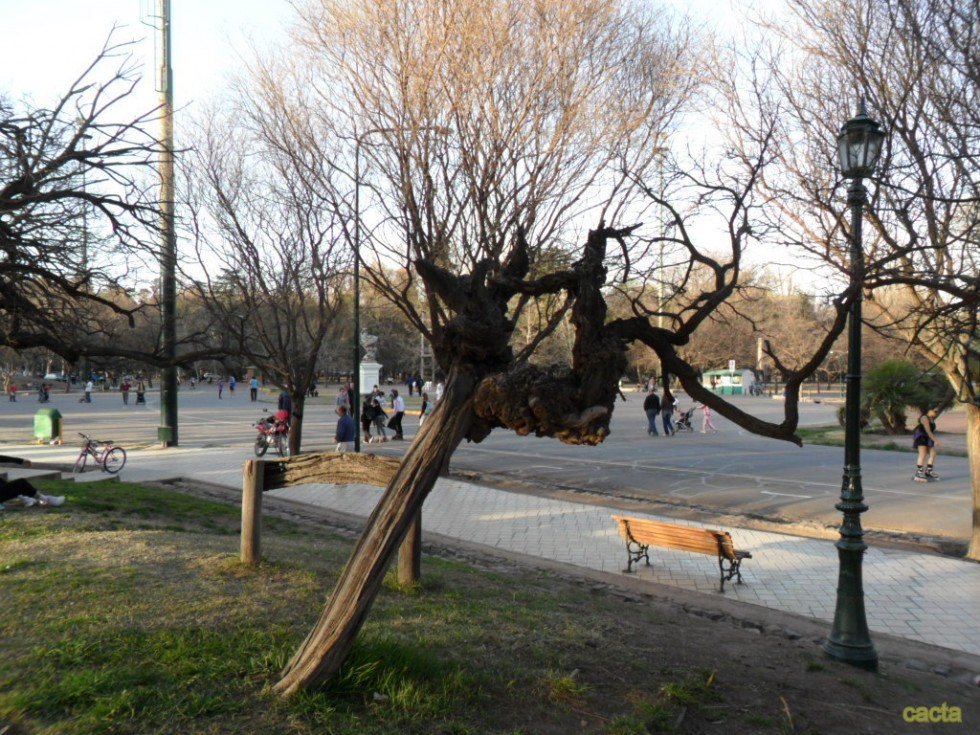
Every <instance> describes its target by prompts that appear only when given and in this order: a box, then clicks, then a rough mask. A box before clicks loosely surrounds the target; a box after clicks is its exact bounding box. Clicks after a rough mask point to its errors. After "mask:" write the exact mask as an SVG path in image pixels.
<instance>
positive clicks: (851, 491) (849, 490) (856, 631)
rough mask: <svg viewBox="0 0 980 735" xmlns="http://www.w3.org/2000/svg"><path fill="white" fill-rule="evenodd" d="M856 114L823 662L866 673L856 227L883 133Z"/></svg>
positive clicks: (870, 658) (847, 171) (847, 167)
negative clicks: (832, 570)
mask: <svg viewBox="0 0 980 735" xmlns="http://www.w3.org/2000/svg"><path fill="white" fill-rule="evenodd" d="M859 107H860V109H859V111H858V114H857V115H856V116H855V117H853V118H851V119H850V120H848V121H847V122H846V123H844V127H843V128H841V132H840V135H838V136H837V152H838V155H839V157H840V167H841V174H842V175H843V176H844V178H847V179H851V186H850V187H849V188H848V190H847V205H848V207H850V208H851V258H850V259H851V286H852V288H854V289H855V293H854V300H853V301H852V302H851V309H850V313H849V314H848V339H847V342H848V353H847V379H846V381H847V392H846V396H845V399H844V400H845V403H844V406H845V414H844V415H845V424H844V482H843V485H842V486H841V493H840V502H839V503H838V504H837V505H836V506H835V507H836V508H837V510H839V511H841V512H842V513H843V514H844V520H843V523H842V524H841V527H840V539H839V540H838V541H837V544H836V545H837V554H838V559H839V564H840V572H839V576H838V580H837V608H836V611H835V612H834V626H833V628H832V629H831V631H830V635H829V636H828V637H827V640H826V642H825V643H824V647H823V649H824V652H825V653H826V654H827V656H828V657H830V658H832V659H836V660H838V661H843V662H845V663H849V664H852V665H854V666H859V667H860V668H863V669H868V670H870V671H877V669H878V653H877V652H876V651H875V648H874V644H872V642H871V635H870V633H869V632H868V621H867V618H866V617H865V612H864V588H863V584H862V580H861V562H862V560H863V557H864V551H865V549H867V548H868V547H867V545H866V544H865V543H864V531H863V530H862V528H861V513H863V512H864V511H866V510H867V509H868V506H867V505H865V504H864V492H863V490H862V487H861V436H860V432H861V415H860V413H861V409H860V401H861V283H862V282H863V280H864V252H863V250H862V238H861V223H862V218H863V210H864V207H865V205H867V203H868V195H867V190H866V189H865V188H864V184H863V183H862V181H861V180H862V179H863V178H864V177H866V176H870V175H871V174H872V173H873V171H874V168H875V164H876V163H877V161H878V154H879V153H880V152H881V144H882V142H883V141H884V139H885V134H884V133H883V132H882V131H881V130H880V129H879V127H880V126H879V125H878V123H876V122H875V121H874V120H872V119H871V118H870V117H868V113H867V112H866V111H865V109H864V102H863V101H861V102H860V103H859Z"/></svg>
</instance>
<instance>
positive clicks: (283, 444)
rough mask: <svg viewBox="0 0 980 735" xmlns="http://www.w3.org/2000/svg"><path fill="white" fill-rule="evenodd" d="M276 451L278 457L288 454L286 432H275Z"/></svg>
mask: <svg viewBox="0 0 980 735" xmlns="http://www.w3.org/2000/svg"><path fill="white" fill-rule="evenodd" d="M276 452H277V453H278V454H279V456H280V457H288V456H289V436H288V435H286V434H276Z"/></svg>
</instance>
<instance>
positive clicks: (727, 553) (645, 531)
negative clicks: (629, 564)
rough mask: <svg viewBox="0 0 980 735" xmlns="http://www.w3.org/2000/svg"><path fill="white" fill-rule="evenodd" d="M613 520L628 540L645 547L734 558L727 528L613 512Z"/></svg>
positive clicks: (732, 545) (733, 547) (733, 550)
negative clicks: (717, 528)
mask: <svg viewBox="0 0 980 735" xmlns="http://www.w3.org/2000/svg"><path fill="white" fill-rule="evenodd" d="M613 519H614V520H615V521H616V523H617V525H618V526H619V533H620V535H621V536H622V537H623V538H624V539H626V540H627V541H629V540H633V541H636V542H637V543H640V544H646V545H648V546H664V547H667V548H671V549H680V550H681V551H692V552H695V553H699V554H711V555H715V556H722V557H724V558H726V559H732V560H734V559H735V546H734V544H733V543H732V537H731V535H730V534H729V533H728V532H727V531H712V530H711V529H708V528H695V527H693V526H680V525H678V524H676V523H664V522H662V521H651V520H648V519H645V518H627V517H625V516H616V515H614V516H613Z"/></svg>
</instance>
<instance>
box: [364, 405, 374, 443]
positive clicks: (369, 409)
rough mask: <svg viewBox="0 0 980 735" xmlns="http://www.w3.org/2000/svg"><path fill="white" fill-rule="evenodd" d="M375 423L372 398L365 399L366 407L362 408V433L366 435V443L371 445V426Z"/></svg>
mask: <svg viewBox="0 0 980 735" xmlns="http://www.w3.org/2000/svg"><path fill="white" fill-rule="evenodd" d="M373 423H374V403H373V402H372V401H371V396H366V397H365V398H364V405H362V406H361V431H362V432H363V434H364V443H365V444H370V443H371V425H372V424H373Z"/></svg>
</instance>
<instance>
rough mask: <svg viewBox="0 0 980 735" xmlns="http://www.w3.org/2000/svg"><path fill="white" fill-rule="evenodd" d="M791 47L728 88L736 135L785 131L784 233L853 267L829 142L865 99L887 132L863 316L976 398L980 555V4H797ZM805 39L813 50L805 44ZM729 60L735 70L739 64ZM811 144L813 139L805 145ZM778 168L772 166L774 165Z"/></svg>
mask: <svg viewBox="0 0 980 735" xmlns="http://www.w3.org/2000/svg"><path fill="white" fill-rule="evenodd" d="M790 7H791V8H792V10H793V12H794V15H795V18H796V22H795V24H793V25H787V24H786V22H785V19H783V20H782V21H781V22H780V23H779V24H778V26H772V27H769V28H767V30H769V31H773V30H777V29H778V30H779V31H780V34H781V38H782V40H783V46H782V48H781V49H780V50H779V51H778V52H772V51H771V49H770V52H769V53H767V54H766V55H765V56H764V57H763V58H764V60H763V61H762V62H761V63H756V64H755V65H753V68H755V69H759V70H762V69H764V70H766V74H765V75H762V76H759V77H756V79H755V83H754V84H747V85H745V86H742V87H739V86H738V85H736V84H734V83H733V84H731V85H730V90H731V93H730V95H729V99H730V100H732V105H731V112H732V114H731V120H732V121H733V125H732V129H735V130H738V131H739V132H740V133H741V139H742V143H743V148H744V149H753V148H754V147H756V146H757V145H758V133H757V130H758V127H757V125H756V119H757V118H756V117H754V116H753V115H746V114H745V112H746V110H748V109H750V108H751V109H754V110H755V111H756V113H757V114H758V115H759V116H761V117H763V118H765V119H768V120H771V121H772V122H773V125H775V126H778V129H779V131H780V136H779V138H780V145H779V147H778V151H779V158H780V163H779V166H778V168H779V170H780V171H781V172H782V174H781V175H778V176H777V175H776V174H775V173H774V174H773V175H772V176H770V177H768V178H767V179H766V183H767V186H768V190H769V191H770V193H771V195H772V201H773V202H774V203H778V205H779V207H778V217H779V221H778V225H777V227H778V229H779V230H780V231H781V232H782V233H783V234H782V237H783V238H784V239H785V240H786V241H787V242H791V243H793V244H794V245H795V247H796V252H800V251H801V250H806V251H808V252H809V253H810V254H811V255H812V256H813V258H814V259H815V260H816V261H819V262H821V263H823V264H824V265H825V266H829V267H830V269H831V270H832V271H837V272H838V273H839V274H844V273H846V267H847V266H846V262H847V259H846V242H847V240H846V239H845V238H843V237H841V232H842V230H844V228H846V217H843V212H844V208H845V206H846V196H845V192H844V191H843V188H842V187H838V184H839V181H837V180H836V179H835V178H834V172H835V170H836V162H835V161H834V160H833V158H832V154H833V147H832V146H831V145H830V143H831V142H832V141H833V140H834V138H835V136H836V134H837V127H838V126H839V125H840V124H841V123H842V122H843V121H844V120H846V119H847V118H848V117H850V116H851V115H852V114H853V113H854V109H855V105H856V101H857V97H858V96H860V97H861V98H863V99H864V100H865V102H866V104H867V107H868V110H869V111H870V114H871V115H872V116H873V117H874V118H875V119H877V121H878V122H879V123H881V124H882V126H883V128H884V129H885V130H886V131H887V133H888V136H889V137H888V139H887V142H886V149H885V152H884V154H883V156H882V161H881V163H880V164H879V170H878V174H877V178H878V180H877V181H876V182H875V185H874V186H873V187H872V189H873V201H872V203H871V206H870V207H869V214H870V216H871V222H872V228H871V229H872V232H873V234H874V237H866V240H867V243H866V247H867V270H866V278H865V282H864V287H865V288H866V289H868V290H869V292H871V291H873V292H875V293H874V298H873V299H871V300H870V301H869V307H868V308H867V309H866V311H865V315H866V320H867V321H868V323H870V324H871V325H872V326H874V327H875V328H877V329H879V330H882V331H887V332H889V333H891V334H896V333H897V334H899V335H901V337H902V339H903V340H904V341H905V342H906V344H907V345H909V346H910V347H911V349H913V350H914V351H916V352H918V353H919V354H920V355H922V356H923V357H924V358H925V359H926V360H928V361H929V363H931V364H932V365H935V366H936V367H937V368H939V369H940V370H942V372H943V373H944V375H945V376H946V378H947V380H948V381H949V384H950V386H951V389H952V393H953V394H954V395H955V396H956V397H957V399H958V400H959V401H960V402H961V403H962V404H963V405H964V407H965V411H966V415H967V437H968V442H967V444H968V449H969V456H970V472H971V478H972V485H973V499H974V503H973V518H974V523H973V537H972V541H971V543H970V548H969V552H968V554H969V556H970V557H971V558H974V559H977V558H980V395H978V394H977V382H976V375H977V369H978V363H977V344H976V332H975V329H974V326H975V319H976V313H977V309H978V307H980V283H978V280H977V266H978V262H980V117H978V115H980V113H978V107H977V104H976V100H977V97H978V91H980V87H978V82H980V75H978V64H977V50H976V48H977V47H976V43H975V40H976V38H975V36H976V29H977V27H980V5H978V4H977V3H976V2H971V3H957V2H953V1H952V0H887V1H886V2H881V1H880V0H847V1H846V2H836V1H835V2H832V3H830V2H826V1H825V0H792V1H791V2H790ZM801 39H806V43H805V44H800V43H799V42H800V40H801ZM735 66H736V65H735V64H730V65H729V68H735ZM800 141H804V143H803V144H800ZM776 168H777V167H774V170H775V169H776Z"/></svg>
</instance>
